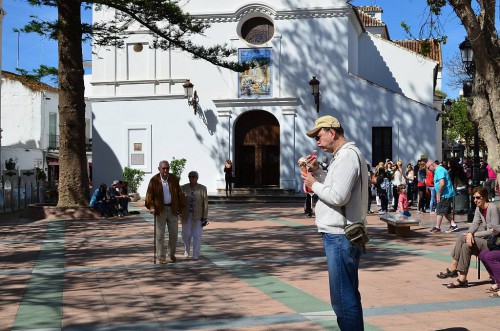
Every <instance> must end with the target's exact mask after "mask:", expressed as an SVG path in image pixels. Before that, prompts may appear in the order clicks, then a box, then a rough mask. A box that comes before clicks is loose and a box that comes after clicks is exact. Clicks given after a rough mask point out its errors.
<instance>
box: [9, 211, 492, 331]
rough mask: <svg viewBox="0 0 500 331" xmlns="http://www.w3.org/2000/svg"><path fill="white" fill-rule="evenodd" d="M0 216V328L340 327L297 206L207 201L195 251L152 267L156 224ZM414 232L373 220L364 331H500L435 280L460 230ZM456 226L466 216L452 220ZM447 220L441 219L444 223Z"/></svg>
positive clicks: (464, 292)
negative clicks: (196, 255) (398, 231)
mask: <svg viewBox="0 0 500 331" xmlns="http://www.w3.org/2000/svg"><path fill="white" fill-rule="evenodd" d="M133 208H135V209H136V210H140V214H139V215H133V216H127V217H124V218H110V219H89V220H71V221H64V220H58V219H52V220H49V219H45V220H35V221H33V220H23V219H18V218H17V217H16V216H17V215H15V214H13V215H10V216H9V215H3V216H2V217H1V219H0V329H1V330H68V331H69V330H169V331H172V330H252V331H262V330H286V331H289V330H290V331H294V330H296V331H299V330H300V331H314V330H337V327H336V323H335V316H334V314H333V312H332V310H331V306H330V303H329V294H328V278H327V271H326V262H325V257H324V253H323V249H322V244H321V238H320V236H319V235H318V233H317V231H316V227H315V225H314V219H312V218H307V217H305V216H304V213H303V208H302V206H301V205H300V204H294V203H287V204H228V205H223V204H219V205H210V206H209V209H210V211H209V222H210V224H209V225H208V226H207V227H205V228H204V232H203V246H202V256H201V258H200V260H198V261H191V260H188V259H186V258H184V257H183V252H184V250H183V248H182V241H181V240H180V239H179V244H178V249H177V254H176V255H177V262H176V263H168V264H166V265H159V264H157V265H155V264H153V219H152V216H151V215H150V214H148V213H147V212H146V211H145V210H144V209H142V207H140V206H139V205H135V207H133ZM414 216H415V217H417V218H418V219H419V220H420V225H419V226H416V227H413V228H412V229H413V231H412V233H411V236H410V237H407V238H399V237H396V236H395V235H393V234H388V233H387V228H386V224H385V223H383V222H382V221H380V220H379V219H378V216H376V215H372V216H369V219H368V223H369V224H368V227H369V231H370V235H371V240H370V243H369V244H368V246H367V254H366V255H363V257H362V260H361V266H360V291H361V295H362V302H363V308H364V320H365V329H366V330H398V331H399V330H410V331H411V330H419V331H420V330H498V313H499V312H500V299H492V298H489V297H488V294H487V293H486V292H485V291H486V289H487V288H488V287H489V286H490V284H489V281H488V274H487V273H486V271H484V268H483V270H482V271H481V278H480V279H478V278H477V267H476V262H475V259H473V262H472V266H471V270H470V273H469V281H470V286H469V287H468V288H461V289H448V288H446V286H444V285H445V284H447V283H448V282H450V281H451V280H442V279H438V278H437V277H436V274H437V273H439V272H440V271H444V270H445V269H446V267H447V266H448V263H449V262H450V259H451V258H450V251H451V248H452V247H453V245H454V241H455V238H456V237H457V236H459V235H461V233H451V234H446V233H441V234H431V233H429V229H430V228H431V227H432V226H433V225H434V222H435V215H430V214H421V215H417V214H415V215H414ZM457 222H458V224H459V225H460V227H461V228H462V230H463V231H466V228H467V227H468V224H467V223H466V216H465V215H460V216H457ZM447 225H448V223H447V222H445V224H444V227H447Z"/></svg>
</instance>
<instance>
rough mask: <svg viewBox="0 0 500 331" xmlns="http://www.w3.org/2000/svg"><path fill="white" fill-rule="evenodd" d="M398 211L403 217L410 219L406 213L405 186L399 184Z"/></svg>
mask: <svg viewBox="0 0 500 331" xmlns="http://www.w3.org/2000/svg"><path fill="white" fill-rule="evenodd" d="M398 194H399V198H398V211H399V212H400V213H401V214H403V215H405V216H408V217H410V216H411V214H410V212H409V211H408V197H407V195H406V185H405V184H399V185H398Z"/></svg>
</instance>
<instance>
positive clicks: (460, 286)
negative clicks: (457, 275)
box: [446, 279, 469, 288]
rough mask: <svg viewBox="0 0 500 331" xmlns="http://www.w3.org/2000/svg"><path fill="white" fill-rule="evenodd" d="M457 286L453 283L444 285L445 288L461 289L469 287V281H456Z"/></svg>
mask: <svg viewBox="0 0 500 331" xmlns="http://www.w3.org/2000/svg"><path fill="white" fill-rule="evenodd" d="M457 282H458V284H455V283H449V284H448V285H446V287H447V288H463V287H469V281H467V280H464V281H461V280H460V279H457Z"/></svg>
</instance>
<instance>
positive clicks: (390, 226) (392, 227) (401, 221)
mask: <svg viewBox="0 0 500 331" xmlns="http://www.w3.org/2000/svg"><path fill="white" fill-rule="evenodd" d="M380 220H381V221H383V222H386V223H387V232H389V233H392V234H396V237H408V236H409V235H410V226H416V225H419V224H420V222H419V220H416V219H414V218H410V217H408V216H404V215H399V214H396V215H383V216H380Z"/></svg>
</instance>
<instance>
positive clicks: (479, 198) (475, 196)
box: [474, 195, 482, 200]
mask: <svg viewBox="0 0 500 331" xmlns="http://www.w3.org/2000/svg"><path fill="white" fill-rule="evenodd" d="M481 199H482V197H481V196H478V195H474V200H481Z"/></svg>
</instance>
